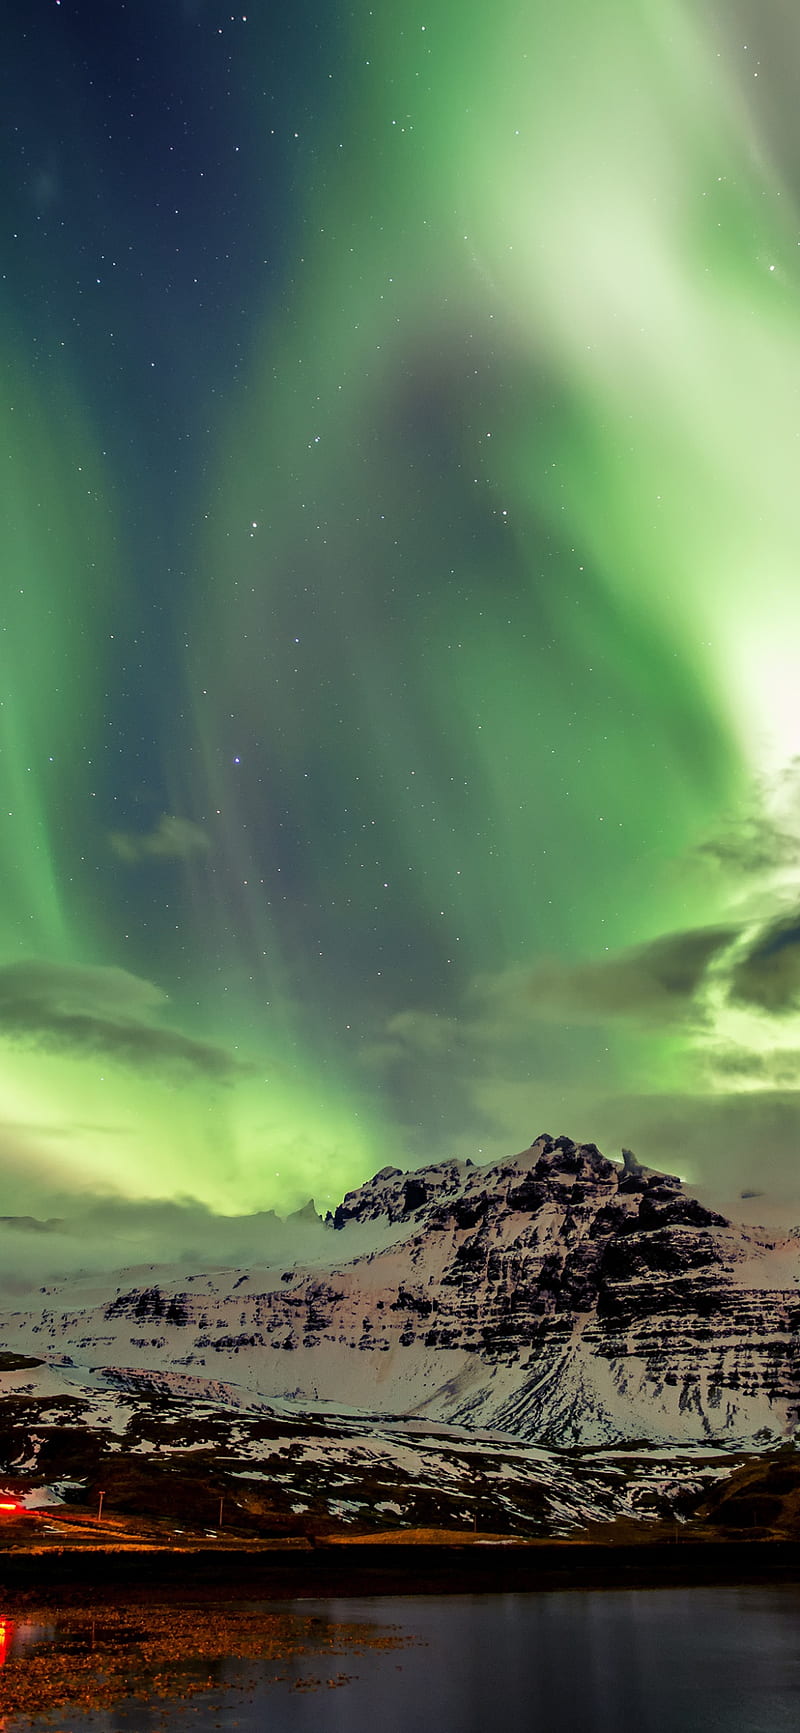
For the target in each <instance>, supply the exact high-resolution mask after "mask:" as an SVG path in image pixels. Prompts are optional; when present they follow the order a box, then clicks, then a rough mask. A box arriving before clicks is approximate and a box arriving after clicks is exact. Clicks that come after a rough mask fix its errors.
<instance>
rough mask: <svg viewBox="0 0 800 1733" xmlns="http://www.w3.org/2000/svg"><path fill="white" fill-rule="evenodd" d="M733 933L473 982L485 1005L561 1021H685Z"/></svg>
mask: <svg viewBox="0 0 800 1733" xmlns="http://www.w3.org/2000/svg"><path fill="white" fill-rule="evenodd" d="M738 931H739V929H738V928H737V927H698V928H695V929H693V930H690V931H689V932H680V933H668V934H666V935H665V936H664V937H663V938H661V939H655V940H653V941H652V942H651V943H650V944H648V945H637V946H634V947H632V948H631V949H629V950H626V951H618V952H617V953H616V954H615V955H609V956H608V957H601V958H599V959H593V960H592V961H589V962H585V963H560V962H552V963H541V964H537V965H536V966H535V967H534V968H532V969H529V970H525V971H521V970H515V971H513V972H511V973H510V974H507V975H505V976H497V977H496V978H494V979H493V980H492V979H485V980H484V981H483V982H479V983H477V987H476V990H477V993H478V994H479V995H481V994H482V996H483V997H484V998H485V1000H486V1003H487V1006H489V1005H491V1004H492V1002H494V1003H496V1002H497V1000H498V999H502V998H504V997H507V996H508V995H509V993H510V995H511V997H512V998H513V999H516V1001H517V1003H518V1007H519V1010H520V1012H524V1011H525V1010H527V1013H528V1015H530V1014H531V1012H532V1011H533V1013H534V1014H535V1015H536V1016H538V1017H542V1018H547V1019H554V1018H561V1019H563V1020H564V1021H566V1022H576V1023H597V1022H602V1021H605V1020H606V1019H607V1018H616V1017H621V1018H636V1019H637V1020H639V1021H644V1022H647V1023H650V1024H656V1025H659V1024H664V1023H674V1022H677V1021H680V1020H682V1019H683V1018H685V1017H686V1015H687V1012H689V1011H690V1010H691V1009H692V1007H693V1005H694V1003H695V1000H696V995H697V993H698V990H699V988H700V987H701V986H702V984H703V981H704V979H705V976H706V971H707V969H708V966H709V964H710V963H711V962H712V961H713V959H714V957H716V956H717V955H718V954H719V952H721V951H723V950H725V949H726V948H727V947H728V946H729V945H730V944H732V943H733V941H734V939H736V938H737V936H738Z"/></svg>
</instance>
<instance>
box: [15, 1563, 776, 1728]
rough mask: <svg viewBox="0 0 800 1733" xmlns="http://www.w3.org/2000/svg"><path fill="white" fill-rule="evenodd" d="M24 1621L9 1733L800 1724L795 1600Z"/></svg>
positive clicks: (479, 1605)
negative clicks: (40, 1732)
mask: <svg viewBox="0 0 800 1733" xmlns="http://www.w3.org/2000/svg"><path fill="white" fill-rule="evenodd" d="M26 1620H27V1622H26V1623H15V1624H14V1625H13V1627H12V1625H11V1621H9V1620H6V1621H5V1627H6V1634H5V1637H4V1641H5V1654H6V1664H5V1667H4V1669H3V1672H2V1674H0V1705H2V1710H3V1711H4V1712H5V1719H4V1718H3V1714H2V1713H0V1729H2V1730H3V1733H31V1730H36V1733H38V1730H40V1729H41V1730H44V1729H45V1728H47V1729H49V1733H90V1730H91V1733H118V1730H119V1733H122V1730H125V1733H155V1729H159V1730H162V1733H188V1729H189V1728H190V1727H191V1728H192V1729H194V1730H195V1733H211V1730H212V1729H217V1728H219V1727H224V1728H225V1730H226V1733H228V1730H229V1729H230V1730H231V1733H233V1730H234V1729H235V1730H236V1733H265V1730H267V1729H268V1733H376V1728H379V1729H380V1733H489V1729H491V1728H494V1727H501V1728H502V1729H503V1733H553V1729H554V1728H556V1727H566V1728H568V1729H569V1730H570V1733H797V1728H798V1727H800V1588H798V1587H797V1586H795V1585H791V1584H789V1585H779V1586H777V1587H774V1588H763V1587H751V1586H748V1587H744V1588H738V1589H737V1588H730V1589H707V1588H698V1589H675V1588H671V1589H662V1590H658V1589H627V1590H620V1589H609V1590H591V1591H585V1592H584V1591H574V1592H569V1591H563V1592H562V1591H559V1592H549V1593H546V1594H509V1595H502V1594H497V1595H472V1596H468V1595H462V1596H452V1597H450V1598H446V1597H441V1598H436V1597H433V1596H430V1597H425V1596H409V1597H405V1598H403V1599H388V1598H387V1599H372V1600H368V1601H366V1600H364V1601H354V1600H341V1601H327V1602H315V1603H312V1602H303V1601H296V1602H294V1603H293V1604H291V1605H288V1604H284V1605H277V1604H272V1605H263V1604H262V1605H254V1604H243V1605H241V1606H234V1607H226V1608H225V1609H223V1610H221V1611H215V1610H213V1609H210V1608H202V1607H193V1608H190V1607H183V1608H181V1607H172V1608H169V1607H160V1608H158V1607H155V1608H150V1609H148V1608H142V1607H140V1606H128V1607H124V1606H120V1607H118V1608H108V1607H107V1608H104V1609H102V1610H98V1609H95V1610H94V1611H92V1610H91V1609H89V1610H87V1609H84V1610H83V1611H82V1612H80V1613H78V1612H76V1611H70V1610H66V1611H64V1612H62V1613H59V1614H58V1615H54V1614H53V1613H52V1610H48V1613H47V1616H46V1617H45V1616H43V1617H42V1619H41V1621H40V1622H39V1623H37V1622H36V1621H35V1620H34V1618H33V1615H32V1614H26ZM339 1687H343V1688H341V1689H340V1688H339ZM48 1708H49V1710H50V1714H49V1716H48V1715H46V1711H47V1710H48Z"/></svg>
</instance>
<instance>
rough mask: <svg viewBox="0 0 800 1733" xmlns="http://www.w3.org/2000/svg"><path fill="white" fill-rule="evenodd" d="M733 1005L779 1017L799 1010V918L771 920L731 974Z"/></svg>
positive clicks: (792, 916)
mask: <svg viewBox="0 0 800 1733" xmlns="http://www.w3.org/2000/svg"><path fill="white" fill-rule="evenodd" d="M729 992H730V998H731V1000H732V1001H733V1003H734V1004H738V1005H754V1006H756V1007H757V1009H758V1010H761V1011H771V1012H772V1013H773V1014H781V1013H783V1012H787V1011H796V1010H797V1009H798V1008H800V915H797V914H794V915H782V916H780V917H779V918H778V919H777V920H774V921H770V922H769V923H768V924H767V926H765V927H763V928H762V930H761V932H760V933H759V936H758V939H757V940H756V942H755V944H753V945H751V946H750V947H749V949H748V950H747V951H746V952H745V954H744V955H743V956H742V957H740V958H739V959H738V960H737V962H736V965H735V967H734V969H733V971H732V974H731V981H730V990H729Z"/></svg>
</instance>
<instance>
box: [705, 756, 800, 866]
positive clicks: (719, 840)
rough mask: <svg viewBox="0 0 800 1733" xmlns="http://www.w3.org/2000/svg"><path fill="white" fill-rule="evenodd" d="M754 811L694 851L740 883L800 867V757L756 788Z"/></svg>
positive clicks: (751, 801)
mask: <svg viewBox="0 0 800 1733" xmlns="http://www.w3.org/2000/svg"><path fill="white" fill-rule="evenodd" d="M748 808H749V810H746V811H744V812H742V813H740V814H738V815H737V816H735V817H731V818H730V819H729V820H728V822H727V823H726V824H724V825H723V827H722V829H721V830H720V831H719V832H718V834H717V835H715V836H711V837H708V838H707V839H706V841H705V842H702V843H700V845H699V847H698V848H696V849H695V850H694V851H693V852H694V854H695V855H697V856H699V857H700V858H701V859H705V860H711V861H713V862H714V863H715V864H716V865H717V866H719V867H721V868H722V869H723V871H725V872H728V873H730V874H732V875H733V876H734V877H736V878H742V879H748V878H763V877H765V876H766V875H769V874H771V873H775V872H778V871H781V870H782V869H785V868H787V867H794V868H798V867H800V758H791V759H790V760H789V762H788V763H787V764H786V765H785V766H784V768H783V769H782V770H781V771H780V772H779V774H778V775H776V776H773V777H771V778H770V779H768V780H763V781H759V782H757V783H756V784H755V786H754V788H753V790H752V792H751V795H750V798H749V801H748Z"/></svg>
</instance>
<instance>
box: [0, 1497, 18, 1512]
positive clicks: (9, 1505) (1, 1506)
mask: <svg viewBox="0 0 800 1733" xmlns="http://www.w3.org/2000/svg"><path fill="white" fill-rule="evenodd" d="M0 1510H22V1505H21V1504H19V1503H18V1501H17V1500H16V1499H15V1498H0Z"/></svg>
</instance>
